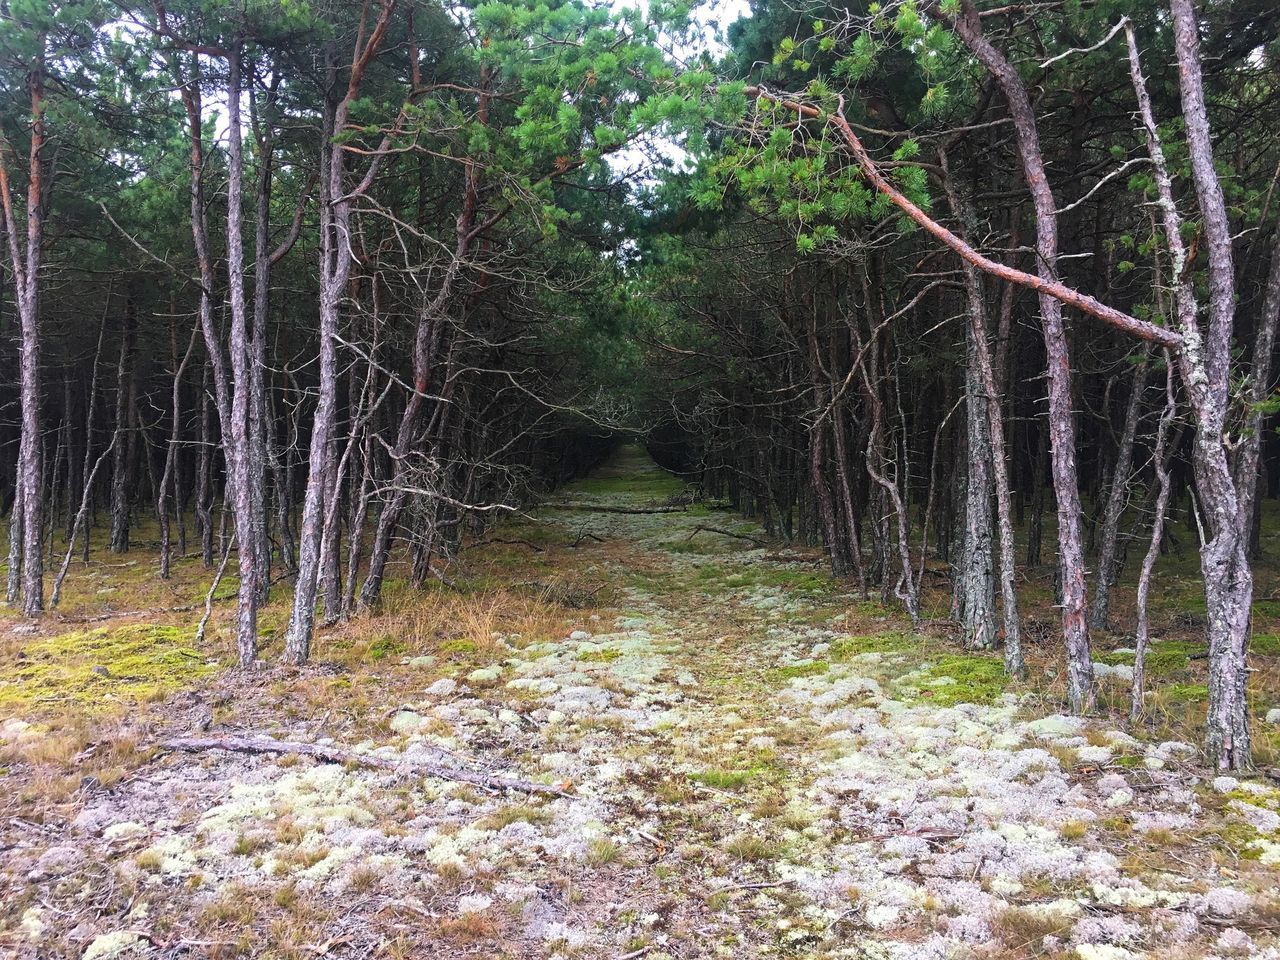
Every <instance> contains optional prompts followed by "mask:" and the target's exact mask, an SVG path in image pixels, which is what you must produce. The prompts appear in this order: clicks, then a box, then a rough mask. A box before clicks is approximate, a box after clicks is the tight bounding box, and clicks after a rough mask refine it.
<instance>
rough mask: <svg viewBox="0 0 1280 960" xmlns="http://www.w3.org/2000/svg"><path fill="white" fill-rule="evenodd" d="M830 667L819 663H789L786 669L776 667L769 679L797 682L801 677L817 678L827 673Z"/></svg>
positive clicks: (770, 672)
mask: <svg viewBox="0 0 1280 960" xmlns="http://www.w3.org/2000/svg"><path fill="white" fill-rule="evenodd" d="M827 670H828V667H827V665H826V664H825V663H820V662H817V661H814V662H811V663H789V664H787V665H786V666H785V667H775V668H774V669H772V670H770V671H769V674H768V676H769V679H771V680H779V681H783V680H795V679H797V678H799V677H816V676H817V675H818V674H820V673H826V672H827Z"/></svg>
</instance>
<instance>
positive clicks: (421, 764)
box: [160, 734, 572, 797]
mask: <svg viewBox="0 0 1280 960" xmlns="http://www.w3.org/2000/svg"><path fill="white" fill-rule="evenodd" d="M160 747H162V748H163V749H165V750H183V751H185V752H187V753H198V752H200V751H203V750H227V751H229V752H232V753H280V754H291V755H294V756H302V757H314V758H316V759H317V760H320V761H323V762H324V763H341V764H343V765H347V764H350V765H353V766H360V767H373V768H375V769H377V770H388V771H390V772H391V773H398V774H402V775H403V774H418V775H420V776H427V777H438V778H440V779H441V780H453V781H456V782H458V783H470V784H472V785H474V786H477V787H485V788H487V789H490V790H515V791H518V792H520V793H536V794H543V795H546V796H552V797H570V796H572V795H571V794H569V793H566V792H565V791H564V790H561V789H560V788H559V787H552V786H547V785H546V784H542V783H534V782H533V781H531V780H521V779H518V778H514V777H495V776H490V775H489V774H486V773H479V772H477V771H475V770H463V769H460V768H458V767H449V766H445V765H444V764H439V763H428V762H426V761H417V760H393V759H392V758H390V757H380V756H377V755H376V754H371V753H357V752H356V751H354V750H346V749H343V748H342V747H327V746H323V745H321V744H318V743H302V742H300V741H296V740H277V739H276V738H275V737H268V736H266V735H264V734H249V735H245V736H230V737H175V738H173V739H171V740H164V741H162V742H161V743H160Z"/></svg>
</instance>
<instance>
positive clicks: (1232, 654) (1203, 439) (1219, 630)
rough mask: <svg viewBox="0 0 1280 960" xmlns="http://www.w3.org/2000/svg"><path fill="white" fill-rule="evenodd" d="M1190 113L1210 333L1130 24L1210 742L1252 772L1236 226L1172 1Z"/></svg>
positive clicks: (1214, 753) (1194, 47)
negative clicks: (1194, 536)
mask: <svg viewBox="0 0 1280 960" xmlns="http://www.w3.org/2000/svg"><path fill="white" fill-rule="evenodd" d="M1170 8H1171V10H1172V13H1173V22H1174V39H1175V44H1174V45H1175V48H1176V53H1177V58H1178V78H1179V86H1180V88H1181V94H1182V111H1183V116H1184V119H1185V122H1186V136H1187V148H1188V154H1189V157H1190V160H1191V172H1192V178H1193V180H1194V182H1195V189H1196V199H1197V201H1198V203H1199V206H1200V211H1201V214H1202V217H1203V223H1204V234H1205V238H1206V247H1207V250H1208V261H1209V329H1208V333H1207V335H1204V334H1202V332H1201V329H1200V324H1199V321H1198V318H1197V312H1198V311H1197V307H1196V301H1195V293H1194V290H1193V288H1192V283H1191V279H1190V277H1189V276H1188V271H1187V270H1186V269H1185V268H1186V264H1187V253H1186V248H1185V246H1184V244H1183V241H1182V236H1181V228H1182V220H1181V217H1180V216H1179V214H1178V208H1177V205H1176V203H1175V202H1174V197H1173V186H1172V183H1171V181H1170V179H1169V172H1168V165H1167V163H1166V162H1165V158H1164V152H1163V149H1162V147H1161V144H1160V136H1159V128H1158V127H1157V125H1156V122H1155V118H1154V116H1153V114H1152V111H1151V102H1150V98H1149V97H1148V95H1147V90H1146V82H1145V80H1144V78H1143V76H1142V69H1141V62H1140V59H1139V54H1138V47H1137V40H1136V38H1135V36H1134V32H1133V29H1132V26H1131V25H1127V24H1126V26H1127V29H1126V31H1125V32H1126V38H1127V41H1128V47H1129V63H1130V75H1131V77H1132V80H1133V86H1134V92H1135V93H1136V94H1137V99H1138V107H1139V114H1140V116H1141V118H1142V123H1143V127H1144V128H1145V130H1146V134H1147V145H1148V150H1149V153H1150V155H1151V162H1152V168H1153V173H1154V179H1155V181H1156V188H1157V191H1158V195H1159V199H1160V207H1161V213H1162V218H1163V222H1164V228H1165V244H1166V246H1167V247H1168V249H1169V252H1170V254H1171V256H1172V263H1171V267H1170V274H1171V276H1172V277H1174V278H1175V287H1174V305H1175V314H1176V316H1177V318H1178V325H1179V327H1180V329H1181V333H1182V349H1181V350H1180V351H1179V354H1178V365H1179V370H1180V373H1181V377H1182V382H1183V385H1184V387H1185V388H1186V393H1187V400H1188V403H1189V404H1190V406H1191V409H1192V412H1193V413H1194V415H1195V418H1196V432H1195V441H1194V443H1193V446H1192V451H1193V452H1192V462H1193V466H1194V470H1195V479H1196V488H1197V491H1198V492H1199V500H1200V504H1201V509H1202V510H1203V511H1204V514H1205V519H1206V520H1207V522H1208V528H1209V529H1208V531H1207V533H1208V539H1207V540H1206V542H1205V543H1204V544H1203V545H1202V546H1201V550H1200V570H1201V575H1202V577H1203V579H1204V590H1205V608H1206V613H1207V620H1208V623H1207V630H1206V633H1207V639H1208V644H1209V715H1208V717H1207V720H1206V729H1205V749H1206V751H1207V753H1208V754H1209V757H1210V759H1211V761H1212V762H1213V763H1214V764H1215V765H1216V766H1217V767H1218V768H1220V769H1224V770H1226V769H1244V768H1247V767H1248V766H1249V763H1250V742H1249V714H1248V704H1247V698H1246V696H1245V686H1246V683H1247V680H1248V673H1247V670H1246V664H1245V655H1246V648H1247V646H1248V640H1249V618H1250V614H1251V608H1252V602H1253V573H1252V571H1251V570H1250V569H1249V562H1248V542H1249V530H1248V519H1247V517H1246V516H1245V515H1244V514H1243V513H1242V511H1241V509H1240V498H1239V496H1238V495H1237V490H1236V486H1235V482H1234V479H1233V477H1232V474H1231V469H1230V464H1229V461H1228V457H1227V451H1226V446H1225V444H1224V442H1223V434H1224V431H1225V430H1226V426H1227V425H1226V416H1227V410H1228V405H1229V402H1230V392H1229V387H1230V385H1229V382H1228V367H1229V363H1230V354H1231V333H1232V327H1233V325H1234V310H1235V276H1234V267H1233V264H1232V259H1233V258H1232V250H1231V233H1230V227H1229V224H1228V221H1227V213H1226V202H1225V200H1224V198H1223V195H1222V185H1221V184H1220V183H1219V182H1218V178H1217V173H1216V172H1215V170H1214V168H1213V145H1212V142H1211V140H1210V135H1209V121H1208V116H1207V113H1206V110H1205V104H1204V89H1203V85H1202V81H1201V75H1200V38H1199V34H1198V28H1197V25H1196V18H1195V9H1194V7H1193V5H1192V3H1191V0H1171V2H1170Z"/></svg>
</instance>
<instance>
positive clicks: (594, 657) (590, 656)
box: [578, 650, 622, 663]
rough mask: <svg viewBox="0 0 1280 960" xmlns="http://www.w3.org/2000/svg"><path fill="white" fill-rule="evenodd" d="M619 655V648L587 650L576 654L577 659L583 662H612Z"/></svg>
mask: <svg viewBox="0 0 1280 960" xmlns="http://www.w3.org/2000/svg"><path fill="white" fill-rule="evenodd" d="M621 656H622V651H621V650H588V651H586V652H585V653H580V654H578V659H579V660H581V661H582V662H583V663H612V662H613V661H614V660H617V659H618V658H619V657H621Z"/></svg>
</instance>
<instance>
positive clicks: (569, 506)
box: [543, 503, 688, 513]
mask: <svg viewBox="0 0 1280 960" xmlns="http://www.w3.org/2000/svg"><path fill="white" fill-rule="evenodd" d="M543 506H545V507H549V508H550V509H552V510H582V511H584V512H586V513H687V512H688V511H687V508H685V507H606V506H605V505H603V504H599V503H547V504H543Z"/></svg>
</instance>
